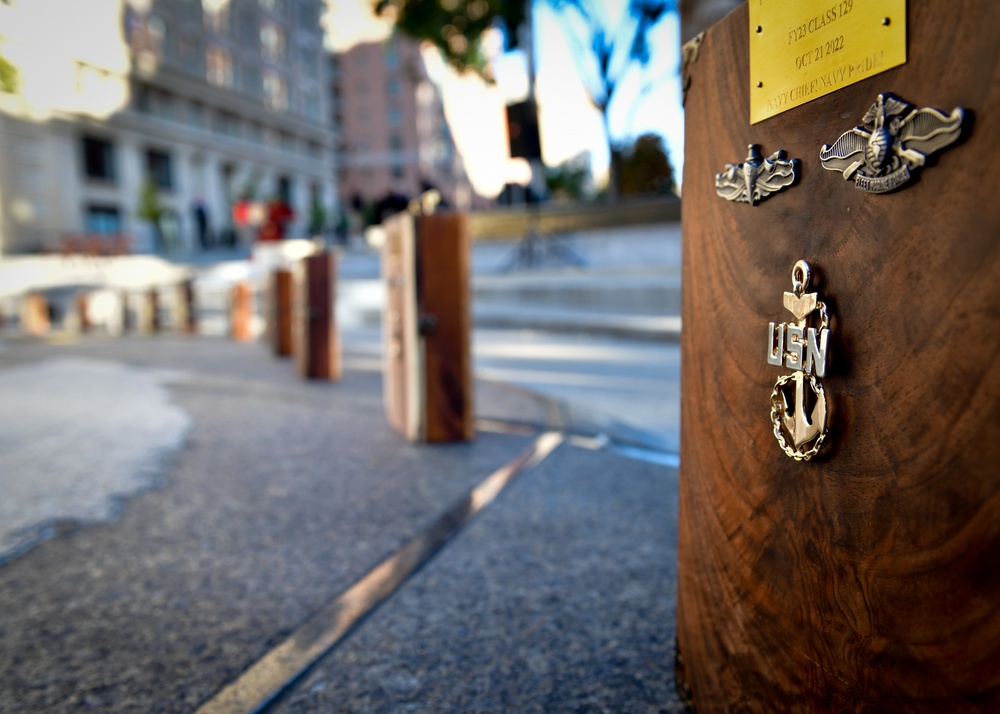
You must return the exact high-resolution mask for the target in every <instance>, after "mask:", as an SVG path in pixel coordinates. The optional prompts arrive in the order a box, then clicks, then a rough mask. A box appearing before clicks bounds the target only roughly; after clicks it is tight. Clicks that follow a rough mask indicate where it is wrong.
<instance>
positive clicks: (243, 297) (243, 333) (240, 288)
mask: <svg viewBox="0 0 1000 714" xmlns="http://www.w3.org/2000/svg"><path fill="white" fill-rule="evenodd" d="M252 317H253V290H252V288H251V287H250V283H249V282H247V281H240V282H238V283H236V284H235V285H233V287H232V289H231V290H230V292H229V336H230V337H232V338H233V339H234V340H236V341H237V342H249V341H250V340H252V339H253V331H252V330H251V327H250V321H251V318H252Z"/></svg>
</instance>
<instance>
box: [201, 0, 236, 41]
mask: <svg viewBox="0 0 1000 714" xmlns="http://www.w3.org/2000/svg"><path fill="white" fill-rule="evenodd" d="M202 8H203V9H204V13H205V29H207V30H209V31H210V32H215V33H217V34H219V35H228V34H229V29H230V26H231V25H230V19H231V14H230V6H229V4H228V3H223V2H219V0H202Z"/></svg>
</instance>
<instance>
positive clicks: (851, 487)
mask: <svg viewBox="0 0 1000 714" xmlns="http://www.w3.org/2000/svg"><path fill="white" fill-rule="evenodd" d="M769 1H770V0H769ZM752 5H754V6H758V4H757V2H756V0H753V3H752ZM761 5H763V3H761ZM829 5H830V6H833V5H836V12H833V13H826V10H827V7H826V6H823V7H822V8H820V7H818V6H817V7H815V8H813V7H812V6H811V5H810V4H809V3H799V7H797V8H796V9H795V11H794V12H790V13H789V15H788V17H787V18H784V20H783V21H787V22H788V23H789V24H793V25H794V24H795V22H796V21H797V18H796V17H795V15H798V14H801V15H802V17H801V18H799V19H801V20H803V21H804V22H805V24H801V25H795V27H793V28H792V29H791V30H789V31H788V32H785V31H784V28H783V27H781V23H780V22H779V23H776V24H772V25H768V24H767V23H752V24H751V23H750V22H749V17H748V6H747V4H745V3H744V4H743V5H742V6H741V7H739V8H737V9H736V10H735V11H734V12H733V13H731V14H730V15H728V16H727V17H726V18H725V19H724V20H722V21H721V22H720V23H719V24H717V25H715V26H714V27H712V28H711V29H709V30H708V32H707V34H706V35H705V37H704V41H703V42H702V43H701V45H700V48H699V49H698V50H697V51H696V52H692V53H691V56H692V57H695V58H696V59H693V61H691V62H690V63H689V65H688V67H687V70H688V71H687V74H688V75H689V77H690V86H689V87H688V88H687V101H686V106H685V115H686V122H687V128H686V135H685V162H684V211H683V237H684V256H683V322H684V330H683V333H682V339H681V351H682V360H681V364H682V400H681V406H682V418H681V432H680V434H681V460H680V527H679V535H678V542H679V571H678V614H677V617H678V626H677V639H678V644H679V647H680V654H681V658H680V659H679V660H678V661H679V663H680V664H681V665H682V666H681V667H680V671H679V679H680V681H681V682H682V683H684V684H686V685H687V687H688V688H689V691H690V694H691V696H692V698H693V701H694V704H695V705H696V708H697V710H698V711H699V712H720V711H747V712H775V711H798V712H843V711H871V712H876V711H908V712H911V711H912V712H918V711H919V712H932V711H933V712H943V711H949V712H958V711H983V712H985V711H1000V568H998V567H997V554H998V553H1000V468H998V466H997V465H998V464H1000V361H998V358H997V355H998V354H1000V308H998V305H1000V240H998V236H1000V202H998V201H997V200H995V199H994V198H991V196H992V194H993V191H994V190H995V189H996V187H997V186H1000V161H997V160H996V153H997V147H998V146H1000V91H997V87H1000V63H998V56H997V52H996V38H997V33H998V31H1000V5H996V4H994V3H985V2H972V1H963V0H956V1H955V2H944V0H926V1H923V2H908V3H905V4H904V3H893V5H894V6H895V7H896V8H899V7H903V8H905V9H904V10H903V11H902V12H903V14H898V13H897V14H893V16H892V17H889V16H888V13H887V14H886V16H885V17H883V15H882V14H881V13H882V12H883V9H882V8H876V9H875V11H876V12H878V13H879V14H878V15H877V16H876V17H874V21H873V22H870V23H868V26H866V28H865V30H866V32H868V33H869V37H871V36H875V37H878V36H880V35H878V33H880V32H883V31H888V29H890V28H895V27H897V26H898V25H899V24H900V23H902V22H904V21H905V23H906V25H905V30H906V33H905V36H906V42H907V45H906V51H907V56H906V62H905V64H903V65H901V66H898V67H895V68H893V69H889V70H887V71H885V72H882V73H878V74H874V75H873V76H870V77H868V78H865V79H862V80H861V81H859V82H857V83H855V84H850V85H846V84H845V85H840V84H837V85H836V91H832V92H831V93H829V94H825V95H822V96H814V95H813V94H809V93H811V92H817V93H818V90H819V89H820V88H822V87H824V86H829V85H830V83H834V82H838V81H839V78H840V77H841V76H842V75H841V73H840V72H839V71H838V73H837V74H836V75H828V76H824V77H820V78H818V79H817V80H816V82H815V84H813V83H811V82H808V83H805V84H800V85H798V86H796V88H795V90H794V92H792V93H791V94H790V95H789V96H790V97H791V99H793V100H794V99H802V98H809V99H811V101H808V102H807V103H805V104H802V105H801V106H797V107H794V108H792V109H789V110H788V111H785V112H783V113H779V114H776V115H774V116H771V117H770V118H766V119H763V120H761V121H759V123H755V124H752V125H751V124H750V122H749V106H750V103H751V97H752V96H753V94H754V93H756V92H758V90H759V91H760V92H762V93H766V92H767V91H769V90H770V89H771V84H770V83H769V80H768V79H767V78H762V79H761V80H759V84H758V82H757V81H754V82H752V83H751V74H750V68H749V63H748V58H749V54H750V51H751V49H750V47H751V43H761V44H762V46H763V47H764V48H765V49H766V48H767V44H766V43H767V42H768V41H770V42H772V43H775V44H773V45H772V47H778V46H779V45H780V44H781V43H785V44H786V45H787V44H788V43H790V42H798V43H800V46H801V51H802V52H803V53H807V51H808V53H807V54H802V55H801V56H800V59H801V58H805V59H804V60H802V62H805V61H806V60H811V59H812V58H814V57H818V55H816V54H815V52H814V51H817V50H816V47H817V46H818V47H819V48H820V50H819V51H830V52H835V51H839V49H837V48H843V52H844V53H846V52H848V51H853V50H851V48H852V47H856V46H857V45H856V44H855V45H851V44H850V43H851V42H855V43H857V42H858V41H860V39H861V38H860V37H859V36H856V35H852V29H851V28H852V27H854V25H852V24H851V23H854V22H856V21H857V20H858V18H859V17H861V14H862V13H863V12H865V11H867V10H868V9H872V8H873V7H874V6H871V5H869V6H868V8H865V7H864V5H863V4H862V3H858V2H855V3H853V6H850V4H836V3H830V4H829ZM886 5H888V3H886ZM758 7H759V6H758ZM849 8H850V12H851V13H853V14H851V15H847V14H841V13H843V11H844V10H847V9H849ZM755 10H756V8H755ZM831 18H834V19H835V23H834V25H833V29H836V30H837V31H836V32H835V33H834V35H835V36H834V38H833V40H831V41H830V42H829V44H826V43H824V44H822V45H816V44H815V43H817V42H819V40H818V39H816V35H813V34H812V30H813V29H814V27H816V28H818V27H821V26H823V25H829V24H830V22H832V20H831ZM828 29H829V28H828ZM768 33H770V35H769V34H768ZM841 35H843V36H841ZM769 38H770V40H769ZM845 38H846V39H845ZM809 43H813V44H809ZM880 51H881V48H880V47H879V46H878V45H876V46H874V47H873V48H872V53H871V54H870V56H869V57H868V58H867V59H866V60H864V61H862V62H861V63H860V64H856V65H850V66H848V67H846V68H844V72H843V76H847V75H848V74H850V73H853V72H860V71H862V70H865V69H866V68H869V67H871V66H877V64H876V63H877V62H878V60H879V58H880V57H881V55H880V54H879V52H880ZM887 53H888V51H887ZM834 59H836V58H834ZM754 79H755V80H756V78H754ZM889 92H892V93H893V94H894V95H896V96H897V97H899V98H901V101H900V103H899V104H895V103H894V102H895V100H893V99H891V98H890V99H887V98H886V97H885V96H884V95H885V94H887V93H889ZM806 94H809V96H805V95H806ZM762 96H763V95H762ZM778 100H780V97H779V98H778V99H776V101H778ZM902 100H905V102H908V103H910V104H911V105H912V108H906V107H905V105H904V103H903V101H902ZM779 103H780V102H779ZM776 106H777V105H776ZM926 107H934V108H937V109H939V110H940V111H941V114H940V116H941V117H945V118H946V119H947V118H948V117H951V116H953V115H954V116H960V113H959V114H956V113H955V109H956V108H959V107H964V108H965V110H966V120H967V123H966V124H965V125H964V127H963V135H962V138H961V139H960V140H959V141H958V142H957V143H954V144H952V145H950V146H949V147H948V148H946V149H943V150H940V151H939V152H938V151H937V150H933V152H932V151H930V150H929V149H928V147H930V146H933V145H934V142H935V140H936V137H939V136H941V131H938V130H936V129H935V127H939V126H943V125H944V124H945V119H940V118H935V117H934V116H932V115H930V114H928V113H922V114H912V113H911V112H913V111H915V108H926ZM973 116H974V119H975V121H974V124H973V123H972V122H971V121H969V120H970V119H971V117H973ZM914 117H921V119H920V121H919V123H915V121H916V120H915V119H914ZM934 131H937V134H934V135H933V136H931V137H929V138H928V139H926V140H923V139H921V140H918V139H917V137H922V136H925V135H927V134H929V133H930V134H932V133H933V132H934ZM845 135H846V136H848V137H849V138H848V139H847V140H845V141H846V142H847V143H850V142H854V146H853V148H852V147H850V146H848V147H846V148H845V146H844V144H841V145H840V148H839V149H838V151H841V153H843V154H848V153H852V155H853V158H851V161H853V162H855V163H856V166H855V170H860V169H858V167H862V168H864V170H865V171H867V172H869V176H868V177H867V178H866V177H865V175H861V174H859V175H857V176H855V175H848V176H847V177H846V178H847V180H845V175H844V173H843V172H844V171H847V172H848V174H850V166H847V167H846V168H845V167H843V166H841V167H837V170H836V171H834V170H825V168H824V165H823V163H822V162H821V158H820V154H821V150H824V149H823V147H824V146H826V147H827V148H826V149H825V150H824V151H825V155H827V156H829V155H830V152H831V148H830V147H831V146H832V145H834V144H835V142H838V141H839V137H842V136H845ZM907 142H911V145H910V146H907ZM922 142H924V143H922ZM748 144H756V145H759V147H760V151H759V154H758V156H759V157H768V158H767V159H766V161H769V162H771V164H770V165H768V164H766V163H765V159H763V158H761V159H760V162H759V164H758V165H757V168H758V169H759V171H757V169H754V168H753V166H750V168H746V169H743V170H742V174H741V175H740V178H741V179H742V180H744V185H750V186H751V188H753V187H754V186H756V187H757V188H763V189H765V191H770V190H774V189H775V187H776V186H777V185H780V182H778V183H770V184H768V183H766V182H767V181H768V180H769V178H780V174H775V173H773V172H774V171H775V168H774V167H775V166H776V163H775V162H777V161H779V160H784V159H789V160H790V159H792V158H795V159H798V160H800V162H801V173H800V181H799V182H798V183H797V184H791V185H788V186H787V187H784V188H782V190H781V191H780V192H778V193H775V194H773V195H770V196H769V197H767V198H766V200H759V199H758V202H756V205H752V204H751V203H749V202H743V203H740V202H734V201H732V200H725V199H724V198H723V197H720V195H718V194H717V188H716V186H717V183H720V184H723V183H725V179H726V174H727V173H730V174H732V173H734V171H733V170H730V169H727V168H726V167H727V164H734V163H739V162H742V161H744V159H743V157H745V156H747V145H748ZM779 150H780V151H783V152H784V157H782V156H777V157H776V156H775V154H776V153H777V152H778V151H779ZM921 152H925V153H931V154H932V155H930V156H929V157H928V158H927V159H926V160H922V159H921V156H922V154H921ZM752 154H753V152H751V156H752ZM907 162H913V164H912V174H914V175H916V176H917V180H914V181H910V182H908V183H906V184H905V185H902V186H900V185H899V184H897V183H894V182H896V181H899V180H902V179H903V178H905V177H906V176H905V173H906V172H904V171H903V170H902V169H901V168H900V167H901V166H902V167H903V168H905V165H904V164H906V163H907ZM748 163H749V160H748ZM889 172H892V173H889ZM872 175H874V176H875V178H874V179H873V178H871V176H872ZM883 177H884V178H883ZM754 182H756V183H754ZM741 189H742V187H741V186H739V184H736V185H735V188H734V191H733V193H731V194H730V195H738V192H739V190H741ZM881 189H893V190H891V191H887V192H884V193H875V192H873V191H874V190H881ZM799 260H804V261H807V262H808V264H809V265H811V267H812V284H811V286H807V287H808V292H807V291H803V290H800V289H799V287H801V286H799V287H797V286H796V285H795V283H794V282H793V276H792V269H793V265H795V264H796V262H797V261H799ZM799 275H800V276H801V275H802V273H800V274H799ZM800 293H801V294H800ZM811 293H818V295H819V300H820V301H822V307H820V306H819V305H815V304H813V303H812V302H811V300H812V298H810V297H809V295H810V294H811ZM783 294H784V296H785V297H783ZM786 308H787V309H786ZM789 311H791V315H794V316H795V319H798V320H800V321H801V320H802V319H803V318H802V317H800V315H803V314H809V313H810V311H814V312H815V313H816V314H818V317H817V321H819V320H820V318H822V319H823V320H824V321H825V320H826V318H827V317H828V319H829V330H830V342H829V363H828V365H825V373H824V374H823V375H819V376H821V377H822V379H821V380H820V381H821V382H822V386H823V390H824V391H823V395H822V396H823V400H824V403H825V404H827V405H828V408H827V413H828V416H827V417H826V418H825V419H824V420H822V421H825V423H826V428H827V431H828V433H827V435H826V438H825V443H823V444H822V445H821V449H820V450H819V451H818V452H816V453H815V454H813V455H812V458H810V459H809V460H796V459H795V458H789V456H788V455H786V453H785V451H784V447H785V446H796V447H798V446H799V444H798V443H795V444H789V443H785V444H781V443H780V441H779V438H777V437H778V436H779V435H780V437H781V438H782V439H785V440H786V441H787V442H791V441H793V440H794V441H796V442H797V441H798V440H799V435H800V434H801V435H803V436H804V437H806V438H808V436H807V435H808V433H809V432H808V430H806V429H804V428H803V429H802V430H801V431H800V430H799V425H803V426H808V427H815V426H816V424H817V422H816V421H815V420H813V422H812V423H811V424H810V423H809V419H807V413H804V412H803V410H804V409H805V410H810V409H812V408H811V407H810V406H809V402H807V401H805V399H804V398H805V396H807V395H805V394H803V393H802V392H800V391H796V398H798V397H803V399H802V400H800V401H798V402H797V403H796V401H795V400H789V399H787V398H786V397H785V396H784V394H785V393H782V394H779V396H778V397H777V398H776V397H775V396H773V395H774V394H775V392H776V391H780V390H781V389H783V387H782V385H781V383H780V380H781V379H783V378H784V376H785V375H787V374H789V373H790V370H792V369H799V371H798V372H797V373H796V374H797V375H798V376H797V377H796V378H797V379H798V380H799V381H798V383H797V384H798V386H797V387H796V389H797V390H800V389H803V387H802V385H803V384H806V383H807V382H806V380H810V381H809V382H808V383H811V384H815V383H814V382H812V378H813V377H812V376H810V375H809V373H808V369H809V367H805V368H802V361H801V360H799V359H798V356H800V355H808V356H809V357H813V356H816V355H819V354H820V352H821V350H819V349H817V344H816V340H815V339H814V338H815V337H816V335H817V334H818V333H813V334H812V335H811V336H809V337H808V338H807V337H806V336H803V340H802V341H800V342H798V343H797V344H796V339H795V338H793V337H791V336H789V337H788V338H787V340H785V341H783V340H782V339H781V338H779V339H778V340H777V343H776V342H775V340H774V338H773V335H774V334H775V333H776V332H779V333H780V332H781V330H778V329H777V328H776V327H774V326H775V325H778V323H789V324H791V323H793V321H794V320H793V317H792V316H790V314H789ZM796 311H798V312H796ZM769 325H770V326H769ZM788 329H789V330H791V329H798V330H801V327H790V328H788ZM769 332H770V334H769ZM800 334H801V333H800ZM808 340H812V341H811V342H808ZM769 342H770V343H771V344H770V346H768V343H769ZM775 344H777V347H775ZM783 345H784V346H783ZM772 352H773V353H774V354H773V355H772ZM824 360H825V357H824ZM803 374H805V375H806V376H805V377H803V376H802V375H803ZM817 374H818V373H817ZM816 394H818V392H817V391H816V389H815V388H813V389H811V390H810V395H809V399H810V400H813V401H815V402H816V403H819V397H818V396H816ZM809 413H810V414H812V415H816V414H817V413H818V412H817V411H815V410H814V409H812V411H810V412H809ZM793 418H794V419H793ZM792 420H794V422H795V424H796V427H795V429H794V431H793V432H792V437H787V435H786V434H787V431H788V428H787V424H788V423H790V422H791V421H792ZM804 443H805V442H803V444H804ZM790 450H791V451H793V452H794V453H800V452H796V451H795V449H790ZM804 453H805V454H808V451H806V452H804Z"/></svg>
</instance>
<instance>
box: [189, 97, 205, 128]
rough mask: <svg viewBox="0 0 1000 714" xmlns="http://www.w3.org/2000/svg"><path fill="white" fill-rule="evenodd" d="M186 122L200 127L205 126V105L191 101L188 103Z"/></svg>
mask: <svg viewBox="0 0 1000 714" xmlns="http://www.w3.org/2000/svg"><path fill="white" fill-rule="evenodd" d="M188 124H190V125H191V126H197V127H201V128H204V127H205V107H203V106H202V105H201V104H199V103H198V102H191V103H190V104H189V105H188Z"/></svg>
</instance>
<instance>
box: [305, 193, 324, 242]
mask: <svg viewBox="0 0 1000 714" xmlns="http://www.w3.org/2000/svg"><path fill="white" fill-rule="evenodd" d="M324 228H326V209H324V208H323V204H322V203H321V202H320V200H319V199H318V198H316V197H313V200H312V205H311V206H309V232H310V233H311V234H313V235H316V234H319V233H322V232H323V229H324Z"/></svg>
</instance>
